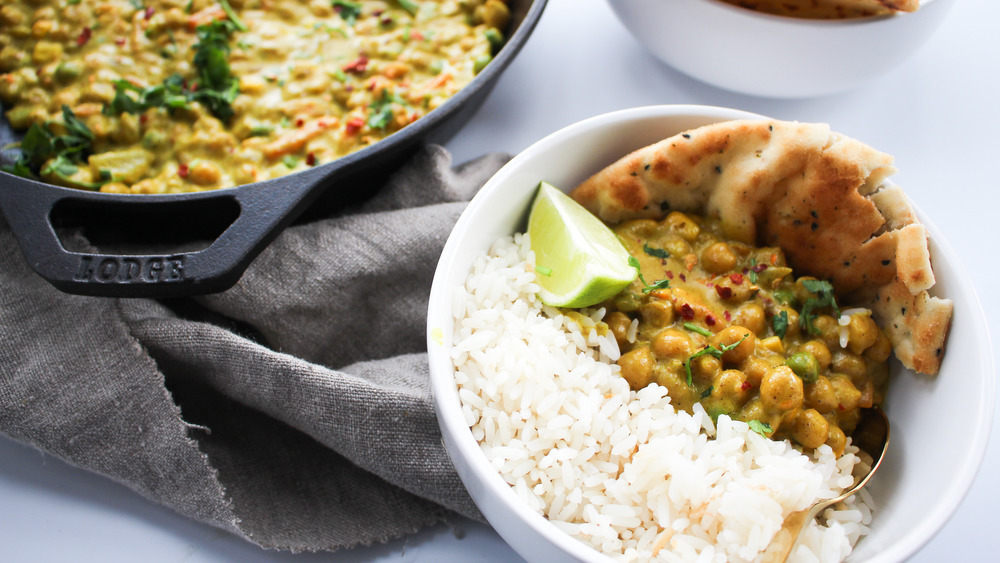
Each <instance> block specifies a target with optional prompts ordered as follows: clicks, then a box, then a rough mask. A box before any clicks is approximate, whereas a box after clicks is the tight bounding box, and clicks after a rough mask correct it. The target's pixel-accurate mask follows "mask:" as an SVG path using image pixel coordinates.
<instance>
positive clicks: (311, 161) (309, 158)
mask: <svg viewBox="0 0 1000 563" xmlns="http://www.w3.org/2000/svg"><path fill="white" fill-rule="evenodd" d="M306 164H308V165H309V166H316V155H314V154H313V153H309V154H307V155H306Z"/></svg>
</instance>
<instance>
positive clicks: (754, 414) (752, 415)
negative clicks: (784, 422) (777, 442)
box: [739, 397, 781, 436]
mask: <svg viewBox="0 0 1000 563" xmlns="http://www.w3.org/2000/svg"><path fill="white" fill-rule="evenodd" d="M739 418H740V420H745V421H747V422H750V421H751V420H759V421H761V422H763V423H765V424H767V425H769V426H770V427H771V433H770V434H768V436H770V435H771V434H773V433H774V431H776V430H777V429H778V427H779V426H780V425H781V416H780V415H776V414H773V413H770V412H768V410H767V409H766V408H765V407H764V403H763V401H761V400H760V397H757V398H754V399H750V401H749V402H748V403H747V404H745V405H743V408H742V409H740V415H739Z"/></svg>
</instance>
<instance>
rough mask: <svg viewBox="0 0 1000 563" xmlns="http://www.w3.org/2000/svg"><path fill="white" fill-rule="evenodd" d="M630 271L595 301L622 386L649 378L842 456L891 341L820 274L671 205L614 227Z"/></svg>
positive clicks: (677, 396)
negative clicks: (618, 288) (618, 286)
mask: <svg viewBox="0 0 1000 563" xmlns="http://www.w3.org/2000/svg"><path fill="white" fill-rule="evenodd" d="M613 230H614V231H615V233H616V234H617V235H618V236H619V238H620V239H621V241H622V242H623V244H624V245H625V247H626V249H627V250H628V251H629V253H630V254H631V255H632V257H633V265H634V266H636V267H637V268H639V271H640V276H639V278H638V279H637V280H636V281H634V282H633V283H632V284H631V285H630V286H629V287H628V288H627V289H626V290H625V291H623V292H622V293H620V294H618V295H617V296H616V297H614V298H613V299H611V300H609V301H608V302H606V303H604V304H603V305H604V306H605V307H607V310H608V313H607V315H606V316H605V322H607V324H608V326H609V329H610V330H611V331H612V333H613V334H614V336H615V339H616V340H617V342H618V345H619V347H620V349H621V351H622V356H621V358H620V359H619V360H618V364H619V366H620V367H621V375H622V377H624V378H625V379H626V380H628V382H629V385H630V386H631V387H632V388H633V389H636V390H637V389H640V388H642V387H645V386H647V385H649V384H652V383H656V384H659V385H661V386H663V387H665V388H667V390H668V391H669V394H670V396H671V400H672V402H673V404H674V405H675V406H676V407H677V408H680V409H685V410H689V411H690V409H691V407H692V406H693V405H694V403H696V402H700V403H701V404H702V405H703V406H704V407H705V410H706V411H707V412H708V413H709V414H710V415H712V416H713V417H717V416H719V415H721V414H725V415H728V416H730V417H732V418H734V419H738V420H743V421H746V422H748V423H750V425H751V427H752V428H754V429H755V430H756V431H758V432H760V433H762V434H765V435H767V436H774V437H777V438H790V439H791V440H793V441H794V442H796V443H798V444H800V445H801V446H803V447H804V448H810V449H811V448H817V447H819V446H821V445H823V444H828V445H829V446H830V447H831V448H832V449H833V450H834V452H836V453H837V454H838V455H840V454H841V453H843V451H844V447H845V445H846V440H847V436H849V435H850V434H851V432H852V431H853V430H854V427H855V426H856V424H857V423H858V420H859V418H860V414H861V409H862V408H867V407H872V406H876V405H879V404H880V403H881V402H882V398H883V394H884V392H885V388H886V384H887V381H888V373H889V371H888V364H887V360H888V358H889V355H890V353H891V351H892V350H891V349H892V347H891V344H890V342H889V339H888V337H887V336H886V334H885V333H884V332H883V331H882V330H881V329H880V328H879V327H878V326H877V325H876V323H875V321H874V320H873V319H872V318H871V312H870V311H868V310H867V309H842V308H841V307H840V306H839V305H838V303H837V302H836V299H835V297H834V292H833V287H832V286H831V285H830V283H829V282H827V281H823V280H818V279H816V278H813V277H809V276H801V277H796V276H795V273H794V272H793V271H792V269H791V268H790V267H788V265H787V262H786V260H785V256H784V254H783V252H782V250H781V249H780V248H777V247H754V246H751V245H747V244H743V243H739V242H735V241H732V240H727V239H726V238H725V237H724V236H723V235H722V230H721V228H720V225H719V222H718V221H713V220H709V219H705V218H702V217H698V216H695V215H690V214H684V213H681V212H676V211H675V212H672V213H670V214H669V215H667V216H666V217H665V218H664V219H663V220H660V221H656V220H653V219H636V220H631V221H626V222H623V223H621V224H619V225H617V226H615V227H613Z"/></svg>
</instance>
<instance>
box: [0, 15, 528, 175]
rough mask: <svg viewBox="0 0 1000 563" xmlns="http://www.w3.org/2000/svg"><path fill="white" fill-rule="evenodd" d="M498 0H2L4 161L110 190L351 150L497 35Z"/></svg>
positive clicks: (502, 20) (431, 94)
mask: <svg viewBox="0 0 1000 563" xmlns="http://www.w3.org/2000/svg"><path fill="white" fill-rule="evenodd" d="M509 19H510V12H509V9H508V6H507V4H506V1H505V0H357V1H349V0H12V1H10V2H4V3H3V6H2V7H0V101H2V103H3V109H4V110H5V112H6V118H7V120H8V121H9V123H10V125H11V126H12V127H13V128H14V129H17V130H25V131H26V133H25V135H24V138H23V140H22V142H21V143H20V149H21V156H20V158H19V159H18V160H17V161H16V162H14V163H12V164H8V165H7V166H5V169H6V170H7V171H9V172H13V173H15V174H19V175H22V176H26V177H31V178H36V179H41V180H44V181H47V182H50V183H55V184H59V185H63V186H69V187H75V188H81V189H89V190H100V191H105V192H118V193H170V192H187V191H198V190H207V189H217V188H224V187H231V186H235V185H240V184H246V183H251V182H257V181H263V180H267V179H271V178H275V177H279V176H282V175H285V174H288V173H292V172H296V171H300V170H304V169H306V168H308V167H311V166H315V165H318V164H322V163H324V162H328V161H331V160H334V159H336V158H339V157H341V156H344V155H346V154H349V153H351V152H354V151H357V150H359V149H361V148H364V147H366V146H368V145H371V144H372V143H375V142H376V141H378V140H380V139H382V138H384V137H386V136H388V135H390V134H392V133H393V132H395V131H398V130H399V129H401V128H403V127H405V126H407V125H408V124H410V123H412V122H414V121H416V120H417V119H419V118H421V117H423V116H424V115H426V114H427V113H428V112H430V111H431V110H433V109H435V108H436V107H438V106H440V105H441V104H442V103H444V102H445V101H446V100H447V99H448V98H449V97H451V96H452V95H453V94H455V93H456V92H458V91H459V90H461V89H462V88H463V87H464V86H466V85H467V84H468V83H469V82H470V81H471V80H472V79H473V78H474V77H475V75H476V74H477V73H478V72H479V71H481V70H482V69H483V68H484V67H485V66H486V65H487V64H488V63H489V62H490V60H491V58H492V56H493V55H494V54H495V52H496V51H497V50H498V49H499V48H500V46H501V44H502V43H503V34H504V32H505V30H506V28H507V24H508V21H509Z"/></svg>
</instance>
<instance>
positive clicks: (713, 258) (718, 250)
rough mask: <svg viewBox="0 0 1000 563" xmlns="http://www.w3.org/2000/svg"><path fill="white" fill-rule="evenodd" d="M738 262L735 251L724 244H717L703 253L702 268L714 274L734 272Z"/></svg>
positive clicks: (710, 246)
mask: <svg viewBox="0 0 1000 563" xmlns="http://www.w3.org/2000/svg"><path fill="white" fill-rule="evenodd" d="M737 261H738V258H737V257H736V254H735V253H734V252H733V249H732V248H730V247H729V245H728V244H726V243H724V242H716V243H714V244H711V245H709V246H708V247H707V248H705V250H702V251H701V266H702V267H703V268H705V270H707V271H709V272H711V273H713V274H722V273H725V272H729V271H732V270H733V268H735V267H736V263H737Z"/></svg>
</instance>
